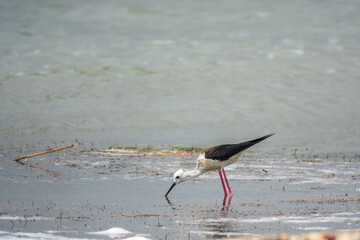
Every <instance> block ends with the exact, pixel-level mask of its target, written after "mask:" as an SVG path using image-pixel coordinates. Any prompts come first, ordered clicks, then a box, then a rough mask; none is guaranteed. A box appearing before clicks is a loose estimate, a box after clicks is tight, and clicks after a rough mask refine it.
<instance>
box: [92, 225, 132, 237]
mask: <svg viewBox="0 0 360 240" xmlns="http://www.w3.org/2000/svg"><path fill="white" fill-rule="evenodd" d="M87 234H92V235H104V236H108V237H109V238H123V237H125V236H126V235H130V234H132V232H130V231H128V230H125V229H123V228H119V227H113V228H109V229H108V230H104V231H98V232H87Z"/></svg>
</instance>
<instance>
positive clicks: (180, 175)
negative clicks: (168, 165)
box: [174, 169, 189, 184]
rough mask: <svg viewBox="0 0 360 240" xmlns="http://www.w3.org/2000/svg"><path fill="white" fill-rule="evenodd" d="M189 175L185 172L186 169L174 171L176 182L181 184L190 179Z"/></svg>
mask: <svg viewBox="0 0 360 240" xmlns="http://www.w3.org/2000/svg"><path fill="white" fill-rule="evenodd" d="M188 179H189V178H187V175H186V174H185V172H184V170H182V169H179V170H177V171H176V172H175V173H174V183H176V184H179V183H182V182H185V181H186V180H188Z"/></svg>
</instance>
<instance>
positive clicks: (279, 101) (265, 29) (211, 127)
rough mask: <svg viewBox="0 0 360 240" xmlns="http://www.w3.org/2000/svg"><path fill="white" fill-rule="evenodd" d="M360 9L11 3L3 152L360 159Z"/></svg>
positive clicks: (1, 92) (6, 5) (2, 77)
mask: <svg viewBox="0 0 360 240" xmlns="http://www.w3.org/2000/svg"><path fill="white" fill-rule="evenodd" d="M359 8H360V4H359V2H358V1H346V2H338V1H326V2H319V1H313V0H308V1H301V2H298V1H287V2H276V1H275V2H268V1H266V2H262V1H237V0H231V1H227V2H226V4H219V2H217V1H196V2H194V1H181V2H176V1H157V2H156V4H154V3H153V2H151V1H121V2H118V1H107V3H106V4H104V3H103V2H99V1H95V0H92V1H87V2H86V4H84V3H83V2H81V1H71V2H63V1H52V2H48V1H45V0H38V1H31V2H23V1H2V2H1V3H0V11H1V17H0V18H1V19H0V21H1V24H0V31H1V32H2V34H1V37H0V43H1V44H0V109H1V111H2V113H3V114H1V115H0V123H1V124H0V132H1V144H2V145H4V146H8V144H9V143H10V144H11V143H15V144H24V143H25V144H26V143H28V144H38V143H40V145H46V144H48V143H49V142H53V141H56V142H57V143H58V142H61V141H66V142H74V141H75V140H76V139H77V140H79V141H81V142H85V143H86V144H91V143H94V144H95V146H97V147H100V146H101V147H108V146H110V145H112V144H120V143H122V144H125V145H134V144H165V145H168V144H180V145H185V146H191V145H197V146H209V145H211V144H220V143H224V142H238V141H242V140H248V139H251V138H253V137H258V136H261V135H264V134H267V133H271V132H277V135H276V136H275V137H274V138H273V139H272V141H271V142H269V143H268V144H269V145H268V146H271V147H316V148H323V147H330V148H332V149H333V148H337V150H339V151H345V150H354V148H355V149H356V150H358V147H359V142H360V141H359V140H360V139H359V136H360V125H359V121H358V120H359V118H360V110H359V108H358V107H357V106H358V103H359V100H360V95H359V94H358V92H359V89H360V85H359V84H360V82H359V79H360V75H359V71H358V69H359V67H360V65H359V64H360V54H359V52H360V44H359V39H360V32H359V31H360V30H359V27H358V26H359V25H360V15H359V14H358V12H359Z"/></svg>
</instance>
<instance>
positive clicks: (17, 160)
mask: <svg viewBox="0 0 360 240" xmlns="http://www.w3.org/2000/svg"><path fill="white" fill-rule="evenodd" d="M73 146H74V145H73V144H71V145H70V146H66V147H61V148H56V149H50V150H48V151H45V152H40V153H34V154H31V155H27V156H23V157H19V158H14V159H11V161H14V162H19V161H20V160H21V159H24V158H29V157H35V156H38V155H42V154H46V153H51V152H56V151H60V150H63V149H67V148H71V147H73Z"/></svg>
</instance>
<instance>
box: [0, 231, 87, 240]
mask: <svg viewBox="0 0 360 240" xmlns="http://www.w3.org/2000/svg"><path fill="white" fill-rule="evenodd" d="M0 239H2V240H19V239H27V240H88V239H87V238H69V237H63V236H58V235H53V234H51V233H27V232H15V233H13V232H5V231H0Z"/></svg>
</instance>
